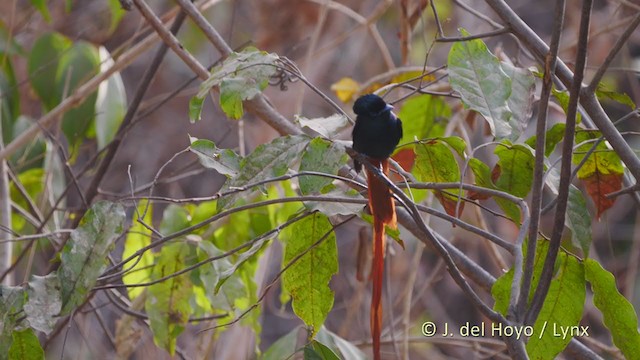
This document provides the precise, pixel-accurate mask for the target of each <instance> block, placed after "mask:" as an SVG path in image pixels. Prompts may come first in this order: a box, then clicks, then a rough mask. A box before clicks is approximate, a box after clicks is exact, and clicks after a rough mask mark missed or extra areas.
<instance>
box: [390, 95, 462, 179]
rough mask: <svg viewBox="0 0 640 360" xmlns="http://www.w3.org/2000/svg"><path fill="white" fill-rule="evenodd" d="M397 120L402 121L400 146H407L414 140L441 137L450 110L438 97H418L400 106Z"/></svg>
mask: <svg viewBox="0 0 640 360" xmlns="http://www.w3.org/2000/svg"><path fill="white" fill-rule="evenodd" d="M398 118H400V119H402V134H403V135H402V139H400V144H407V143H410V142H412V141H415V140H416V139H418V140H421V139H426V138H435V137H439V136H443V135H444V130H445V127H446V125H447V122H448V121H449V118H451V108H450V107H449V105H447V103H446V102H445V101H444V100H442V99H441V98H440V97H436V96H431V95H419V96H414V97H411V98H410V99H408V100H407V101H405V102H404V103H403V104H402V107H401V108H400V111H399V112H398ZM407 170H410V169H407Z"/></svg>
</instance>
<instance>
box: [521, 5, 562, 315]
mask: <svg viewBox="0 0 640 360" xmlns="http://www.w3.org/2000/svg"><path fill="white" fill-rule="evenodd" d="M564 12H565V1H564V0H557V1H556V8H555V15H554V21H553V24H554V26H553V34H552V36H551V44H550V47H549V53H548V54H547V56H546V59H545V67H544V78H543V80H542V83H543V86H542V90H541V91H540V101H539V102H538V104H539V105H540V109H539V110H538V121H537V124H536V148H535V165H534V171H533V184H532V186H531V189H532V196H531V223H530V225H529V242H528V243H527V258H526V260H525V267H524V277H523V279H522V285H521V287H520V297H519V298H518V302H517V303H516V304H511V306H515V309H514V314H513V315H515V318H516V321H518V322H521V321H523V320H524V319H522V318H521V315H524V313H525V311H526V307H527V302H528V301H529V292H530V291H531V281H532V278H533V272H534V271H533V266H534V260H535V256H536V243H537V239H538V228H539V225H540V215H541V214H540V209H541V208H542V197H543V190H544V183H543V177H544V158H545V144H546V137H547V114H548V110H549V98H550V97H551V89H552V87H553V74H554V73H555V72H556V63H557V59H558V49H559V47H560V35H561V34H562V27H563V24H564ZM533 239H535V240H536V241H534V240H533Z"/></svg>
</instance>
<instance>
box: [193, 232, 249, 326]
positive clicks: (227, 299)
mask: <svg viewBox="0 0 640 360" xmlns="http://www.w3.org/2000/svg"><path fill="white" fill-rule="evenodd" d="M223 254H224V252H223V251H222V250H220V249H218V248H217V247H216V246H215V245H213V244H212V243H210V242H200V243H198V261H203V260H205V259H207V258H211V257H219V256H222V255H223ZM231 266H232V264H231V261H229V257H223V258H220V259H218V260H215V261H212V262H209V263H207V264H204V265H202V266H201V267H199V268H198V269H197V270H196V271H197V272H198V275H199V276H198V279H199V281H200V282H201V283H202V285H203V286H204V289H205V291H206V296H207V298H208V300H209V305H210V306H211V307H212V309H211V310H212V311H213V312H216V313H217V312H220V311H223V312H228V313H230V315H229V320H232V319H233V312H234V310H235V303H236V300H238V299H242V298H246V292H247V289H246V288H245V287H244V284H242V281H241V279H240V276H239V275H238V274H234V275H232V276H231V277H229V278H228V279H227V280H226V281H225V282H224V284H222V285H221V286H220V287H219V289H218V290H216V288H217V287H218V283H220V274H221V273H222V272H223V271H224V269H228V268H230V267H231ZM243 310H244V308H243ZM221 322H224V321H223V320H221Z"/></svg>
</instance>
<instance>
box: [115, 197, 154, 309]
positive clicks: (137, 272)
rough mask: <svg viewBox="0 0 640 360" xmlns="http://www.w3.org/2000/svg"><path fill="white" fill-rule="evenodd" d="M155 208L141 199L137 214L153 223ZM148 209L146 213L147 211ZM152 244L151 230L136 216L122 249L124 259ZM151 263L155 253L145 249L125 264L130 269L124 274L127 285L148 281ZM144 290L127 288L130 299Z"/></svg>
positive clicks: (123, 278) (146, 221) (147, 222)
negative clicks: (138, 256)
mask: <svg viewBox="0 0 640 360" xmlns="http://www.w3.org/2000/svg"><path fill="white" fill-rule="evenodd" d="M152 210H153V208H152V206H151V205H150V204H148V202H147V201H141V202H140V204H138V209H137V212H136V214H140V215H141V216H142V219H141V221H143V222H144V223H145V224H146V225H149V226H150V225H151V222H152V220H153V215H152V214H153V211H152ZM145 211H146V213H145ZM149 244H151V230H150V229H149V228H147V227H146V226H144V225H143V224H141V223H140V222H139V221H137V220H136V217H135V216H134V219H133V224H132V225H131V227H130V228H129V232H128V233H127V237H126V238H125V240H124V248H123V250H122V259H127V258H128V257H130V256H131V255H133V254H135V253H136V251H138V250H140V249H142V248H144V247H146V246H148V245H149ZM151 265H153V254H152V253H151V252H150V251H145V252H144V253H143V254H142V255H141V256H140V258H135V259H134V260H132V262H130V263H128V264H126V265H125V268H126V269H128V270H127V273H126V274H124V275H123V276H122V282H123V283H124V284H125V285H134V284H141V283H145V282H148V281H149V280H150V276H151V269H150V267H151ZM142 291H143V288H142V287H130V288H127V293H128V294H129V298H130V299H135V298H136V297H138V295H140V294H141V293H142Z"/></svg>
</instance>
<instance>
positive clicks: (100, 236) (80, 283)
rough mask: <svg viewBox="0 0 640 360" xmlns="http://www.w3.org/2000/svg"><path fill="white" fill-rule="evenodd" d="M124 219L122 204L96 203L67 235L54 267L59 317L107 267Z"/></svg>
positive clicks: (82, 298)
mask: <svg viewBox="0 0 640 360" xmlns="http://www.w3.org/2000/svg"><path fill="white" fill-rule="evenodd" d="M125 219H126V216H125V213H124V209H123V208H122V205H120V204H118V203H112V202H109V201H99V202H97V203H95V204H93V205H92V206H91V208H90V209H89V210H88V211H87V213H86V214H85V215H84V217H83V218H82V220H81V221H80V225H79V226H78V228H77V229H75V230H74V231H73V232H72V233H71V238H70V239H69V241H68V242H67V244H66V245H65V247H64V249H63V250H62V254H61V264H60V268H58V277H59V278H60V293H61V296H62V314H68V313H70V312H71V311H72V310H74V309H75V308H76V307H77V306H78V305H80V304H81V303H82V302H84V300H85V299H86V296H87V294H88V293H89V291H90V290H91V288H93V286H94V285H95V283H96V280H97V279H98V276H99V275H100V274H101V273H102V272H103V271H104V269H105V267H106V265H107V255H108V254H109V251H111V248H112V247H113V245H114V243H115V240H116V239H117V238H118V237H119V236H120V235H122V232H123V227H124V221H125Z"/></svg>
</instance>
